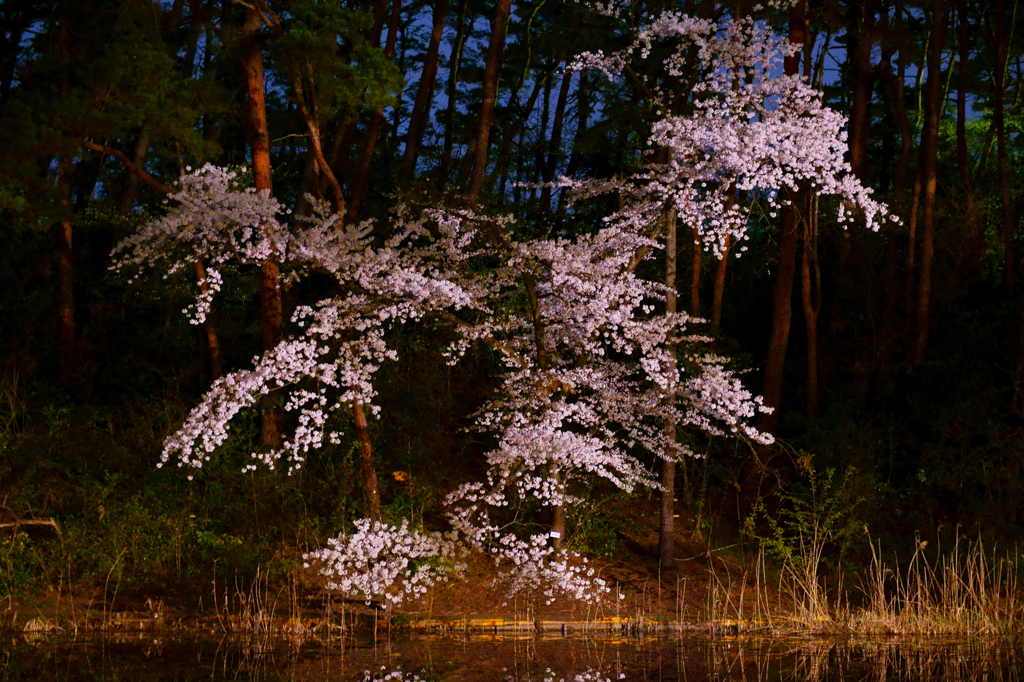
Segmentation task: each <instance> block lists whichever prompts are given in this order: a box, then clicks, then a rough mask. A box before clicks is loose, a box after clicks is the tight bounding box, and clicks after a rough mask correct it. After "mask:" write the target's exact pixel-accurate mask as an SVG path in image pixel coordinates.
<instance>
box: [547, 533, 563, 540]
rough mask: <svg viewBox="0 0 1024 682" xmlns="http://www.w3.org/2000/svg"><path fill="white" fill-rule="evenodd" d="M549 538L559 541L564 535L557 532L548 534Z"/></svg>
mask: <svg viewBox="0 0 1024 682" xmlns="http://www.w3.org/2000/svg"><path fill="white" fill-rule="evenodd" d="M548 537H552V538H555V539H558V538H560V537H562V534H561V533H559V532H557V531H551V532H550V533H548Z"/></svg>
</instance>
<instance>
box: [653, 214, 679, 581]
mask: <svg viewBox="0 0 1024 682" xmlns="http://www.w3.org/2000/svg"><path fill="white" fill-rule="evenodd" d="M663 219H664V220H665V287H666V291H665V312H666V313H667V314H669V315H673V314H675V313H676V312H678V302H677V297H676V258H677V254H678V251H679V245H678V243H677V234H676V211H675V209H674V208H672V207H667V208H666V210H665V213H664V218H663ZM669 352H670V353H671V356H672V359H671V362H673V363H674V362H675V355H676V344H675V340H674V339H673V340H672V341H670V343H669ZM672 369H674V367H673V368H672ZM662 430H663V431H664V434H665V440H666V441H667V442H668V443H669V446H668V449H667V451H666V452H665V453H664V454H663V455H662V459H661V523H660V524H659V527H658V563H659V565H660V566H661V568H664V569H667V568H672V567H673V566H674V565H675V547H674V544H675V513H676V507H675V494H676V459H677V458H678V457H679V453H678V449H677V448H676V447H675V444H676V437H677V433H676V424H675V422H674V421H672V420H665V423H664V424H663V425H662Z"/></svg>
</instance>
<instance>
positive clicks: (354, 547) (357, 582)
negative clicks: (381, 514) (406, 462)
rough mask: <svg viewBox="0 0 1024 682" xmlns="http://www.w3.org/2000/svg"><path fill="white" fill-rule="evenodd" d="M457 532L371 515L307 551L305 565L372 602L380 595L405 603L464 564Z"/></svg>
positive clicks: (332, 585)
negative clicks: (413, 526) (456, 559)
mask: <svg viewBox="0 0 1024 682" xmlns="http://www.w3.org/2000/svg"><path fill="white" fill-rule="evenodd" d="M457 554H458V545H457V542H456V538H455V535H454V534H453V533H448V534H443V533H425V532H423V531H418V530H415V529H411V528H410V527H409V522H408V521H407V520H403V521H402V524H401V525H400V526H394V525H388V524H385V523H381V522H380V521H372V520H371V519H361V520H359V521H356V522H355V532H353V533H352V534H350V535H340V536H338V537H337V538H333V539H331V540H328V541H327V547H323V548H321V549H318V550H314V551H312V552H310V553H309V554H307V555H305V557H304V560H305V562H306V563H305V567H306V568H310V567H314V568H316V569H317V571H318V572H319V573H320V574H321V575H323V576H324V577H326V578H327V589H330V590H337V591H339V592H340V593H342V594H345V595H349V596H351V597H355V598H360V599H365V600H366V603H367V604H369V603H370V602H371V601H373V600H379V601H382V602H386V603H390V604H400V603H402V601H403V600H404V599H405V598H406V597H412V598H417V597H419V596H421V595H423V594H424V593H425V592H426V591H427V589H428V588H429V587H430V586H431V585H433V584H434V583H435V582H437V581H438V580H441V579H444V578H446V577H447V576H448V575H449V574H450V573H458V572H460V571H461V569H462V567H461V565H459V564H458V563H452V560H451V558H452V557H455V556H456V555H457Z"/></svg>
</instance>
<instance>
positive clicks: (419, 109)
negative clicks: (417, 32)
mask: <svg viewBox="0 0 1024 682" xmlns="http://www.w3.org/2000/svg"><path fill="white" fill-rule="evenodd" d="M448 6H449V2H448V0H438V2H437V4H436V5H434V16H433V20H434V25H433V27H432V30H431V32H430V43H429V44H428V45H427V54H426V55H425V56H424V61H423V71H422V73H421V74H420V83H419V86H417V88H416V101H415V103H414V104H413V107H412V114H410V116H409V133H408V135H407V136H406V140H405V152H404V154H403V155H402V169H401V175H400V178H401V182H402V183H406V182H408V181H409V180H410V179H411V178H412V176H413V172H414V171H415V170H416V156H417V154H418V152H419V147H420V144H421V143H422V141H423V134H424V132H426V129H427V121H429V120H430V105H431V103H432V102H433V101H434V83H435V82H436V80H437V64H438V55H439V53H440V51H441V39H442V38H443V37H444V25H445V21H446V20H447V19H448Z"/></svg>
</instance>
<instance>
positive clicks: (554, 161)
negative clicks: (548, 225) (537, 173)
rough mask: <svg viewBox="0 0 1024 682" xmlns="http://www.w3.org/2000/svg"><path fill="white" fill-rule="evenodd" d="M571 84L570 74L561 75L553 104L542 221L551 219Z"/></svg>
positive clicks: (545, 169) (541, 206)
mask: <svg viewBox="0 0 1024 682" xmlns="http://www.w3.org/2000/svg"><path fill="white" fill-rule="evenodd" d="M571 84H572V72H566V73H563V74H562V83H561V85H560V86H559V88H558V100H557V101H556V102H555V117H554V119H553V120H552V122H551V139H550V140H549V141H548V154H547V159H546V160H545V162H544V176H543V178H542V179H543V181H544V186H543V187H541V190H540V213H541V217H542V219H547V218H550V217H551V187H550V183H551V182H552V181H553V180H554V179H555V170H557V169H558V161H559V159H560V158H561V156H562V123H563V121H564V120H565V105H566V103H567V102H568V101H569V86H570V85H571Z"/></svg>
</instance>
